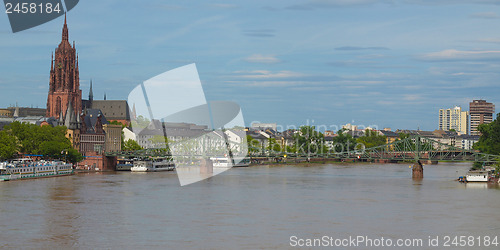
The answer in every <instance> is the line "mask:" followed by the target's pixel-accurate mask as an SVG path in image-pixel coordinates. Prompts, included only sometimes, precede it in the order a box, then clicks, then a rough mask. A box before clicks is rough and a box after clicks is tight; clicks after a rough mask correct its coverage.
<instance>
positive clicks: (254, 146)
mask: <svg viewBox="0 0 500 250" xmlns="http://www.w3.org/2000/svg"><path fill="white" fill-rule="evenodd" d="M247 145H248V152H249V153H257V152H259V151H260V142H259V140H256V139H254V138H253V137H252V136H251V135H247Z"/></svg>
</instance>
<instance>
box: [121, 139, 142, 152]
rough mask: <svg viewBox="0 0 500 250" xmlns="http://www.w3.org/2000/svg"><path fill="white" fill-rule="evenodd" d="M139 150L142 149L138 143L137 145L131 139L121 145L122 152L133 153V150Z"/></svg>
mask: <svg viewBox="0 0 500 250" xmlns="http://www.w3.org/2000/svg"><path fill="white" fill-rule="evenodd" d="M141 149H142V147H141V146H140V145H139V143H137V142H136V141H134V140H132V139H128V140H127V141H125V143H124V144H123V150H124V151H135V150H141Z"/></svg>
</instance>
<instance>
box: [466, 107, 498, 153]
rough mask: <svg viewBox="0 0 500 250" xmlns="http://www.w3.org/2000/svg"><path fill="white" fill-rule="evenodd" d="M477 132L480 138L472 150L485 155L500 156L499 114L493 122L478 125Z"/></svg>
mask: <svg viewBox="0 0 500 250" xmlns="http://www.w3.org/2000/svg"><path fill="white" fill-rule="evenodd" d="M478 130H479V132H481V137H479V141H478V142H476V143H475V144H474V146H473V147H474V149H477V150H479V151H481V152H482V153H486V154H494V155H498V154H500V114H497V117H496V119H495V120H494V121H493V122H491V123H489V124H481V125H479V127H478Z"/></svg>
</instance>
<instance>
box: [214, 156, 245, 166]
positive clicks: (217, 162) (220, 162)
mask: <svg viewBox="0 0 500 250" xmlns="http://www.w3.org/2000/svg"><path fill="white" fill-rule="evenodd" d="M210 160H211V161H212V164H213V166H214V167H219V168H231V167H248V166H249V165H250V160H249V159H247V158H234V162H235V163H234V164H233V162H231V160H230V159H229V158H228V157H210Z"/></svg>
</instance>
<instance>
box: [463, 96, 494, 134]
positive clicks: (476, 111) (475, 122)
mask: <svg viewBox="0 0 500 250" xmlns="http://www.w3.org/2000/svg"><path fill="white" fill-rule="evenodd" d="M469 112H470V132H471V135H479V134H480V133H479V131H478V130H477V127H478V126H479V125H480V124H483V123H490V122H492V121H493V114H494V113H495V105H494V104H493V103H490V102H486V100H473V101H472V102H470V103H469Z"/></svg>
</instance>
